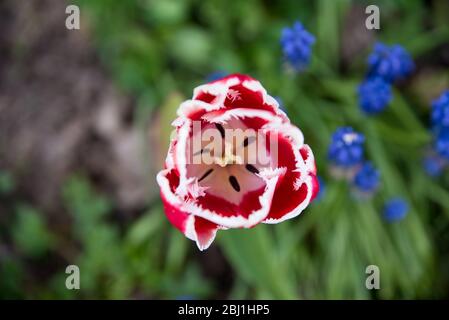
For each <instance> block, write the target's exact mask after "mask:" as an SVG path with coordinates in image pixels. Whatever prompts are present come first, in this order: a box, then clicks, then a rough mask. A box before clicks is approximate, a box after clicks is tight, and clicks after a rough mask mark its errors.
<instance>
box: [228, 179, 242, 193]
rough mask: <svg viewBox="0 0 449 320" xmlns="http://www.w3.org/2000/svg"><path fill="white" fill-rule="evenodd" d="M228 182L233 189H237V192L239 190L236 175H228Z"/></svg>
mask: <svg viewBox="0 0 449 320" xmlns="http://www.w3.org/2000/svg"><path fill="white" fill-rule="evenodd" d="M229 183H230V184H231V186H232V187H233V188H234V190H235V191H237V192H239V191H240V185H239V182H238V181H237V178H236V177H234V176H229Z"/></svg>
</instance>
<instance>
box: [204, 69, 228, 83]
mask: <svg viewBox="0 0 449 320" xmlns="http://www.w3.org/2000/svg"><path fill="white" fill-rule="evenodd" d="M228 74H229V73H227V72H225V71H215V72H212V73H211V74H209V75H208V76H207V77H206V81H207V82H212V81H216V80H220V79H221V78H224V77H226V76H227V75H228Z"/></svg>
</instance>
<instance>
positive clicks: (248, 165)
mask: <svg viewBox="0 0 449 320" xmlns="http://www.w3.org/2000/svg"><path fill="white" fill-rule="evenodd" d="M245 168H246V170H248V171H249V172H251V173H259V170H258V169H257V168H256V167H255V166H253V165H252V164H247V165H246V166H245Z"/></svg>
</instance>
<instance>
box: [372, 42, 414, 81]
mask: <svg viewBox="0 0 449 320" xmlns="http://www.w3.org/2000/svg"><path fill="white" fill-rule="evenodd" d="M368 65H369V75H370V76H380V77H382V78H384V79H385V80H386V81H391V82H394V81H396V80H398V79H403V78H405V77H407V76H408V75H410V74H411V73H412V72H413V70H414V69H415V65H414V63H413V60H412V58H411V56H410V54H409V53H408V52H407V51H406V50H405V49H404V48H403V47H402V46H400V45H398V44H396V45H392V46H387V45H385V44H383V43H377V44H376V45H375V46H374V51H373V52H372V53H371V55H370V56H369V57H368Z"/></svg>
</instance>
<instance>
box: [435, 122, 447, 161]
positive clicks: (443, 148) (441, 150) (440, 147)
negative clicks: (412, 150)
mask: <svg viewBox="0 0 449 320" xmlns="http://www.w3.org/2000/svg"><path fill="white" fill-rule="evenodd" d="M435 151H436V152H438V154H440V155H441V156H442V157H443V158H445V159H447V160H449V127H448V128H443V129H442V130H441V131H440V132H439V133H438V134H437V136H436V139H435Z"/></svg>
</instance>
